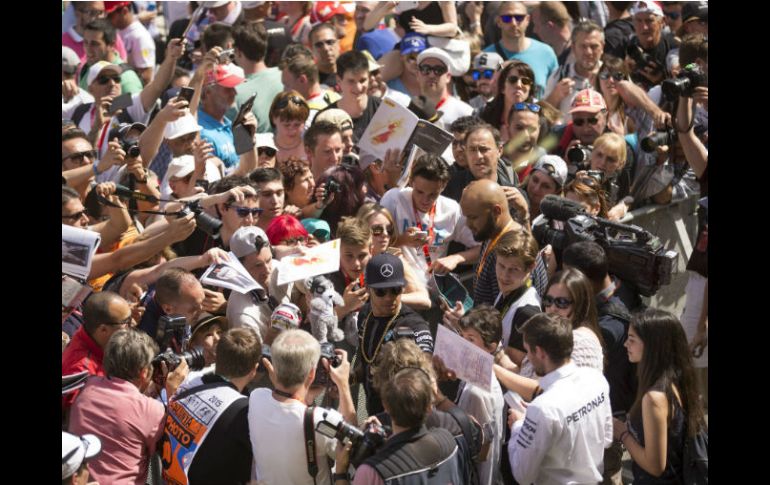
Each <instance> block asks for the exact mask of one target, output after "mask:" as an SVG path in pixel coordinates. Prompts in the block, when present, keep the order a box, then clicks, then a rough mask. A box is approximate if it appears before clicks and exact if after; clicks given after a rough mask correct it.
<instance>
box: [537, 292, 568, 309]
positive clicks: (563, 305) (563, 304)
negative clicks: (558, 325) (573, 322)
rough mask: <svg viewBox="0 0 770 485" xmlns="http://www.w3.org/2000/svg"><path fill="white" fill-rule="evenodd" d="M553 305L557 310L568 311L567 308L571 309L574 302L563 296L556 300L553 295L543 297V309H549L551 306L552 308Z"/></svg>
mask: <svg viewBox="0 0 770 485" xmlns="http://www.w3.org/2000/svg"><path fill="white" fill-rule="evenodd" d="M552 305H556V308H560V309H562V310H566V309H567V308H569V307H570V305H572V300H570V299H569V298H564V297H561V296H560V297H557V298H554V297H552V296H551V295H545V296H544V297H543V308H548V307H549V306H552Z"/></svg>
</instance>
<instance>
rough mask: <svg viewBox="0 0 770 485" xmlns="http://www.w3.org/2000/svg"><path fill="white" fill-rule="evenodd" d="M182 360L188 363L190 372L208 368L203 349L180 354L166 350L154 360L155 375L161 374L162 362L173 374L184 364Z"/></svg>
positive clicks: (194, 349)
mask: <svg viewBox="0 0 770 485" xmlns="http://www.w3.org/2000/svg"><path fill="white" fill-rule="evenodd" d="M182 359H184V360H186V361H187V365H188V366H189V367H190V370H201V369H203V368H204V367H206V359H205V358H204V357H203V349H202V348H201V347H195V348H193V349H190V350H189V351H187V352H182V353H180V354H177V353H175V352H174V351H173V350H171V349H166V351H165V352H162V353H160V354H158V355H156V356H155V357H154V358H153V359H152V365H153V367H155V372H154V375H159V374H160V363H161V362H165V363H166V366H167V367H168V371H169V372H171V371H173V370H174V369H176V368H177V367H178V366H179V364H181V363H182Z"/></svg>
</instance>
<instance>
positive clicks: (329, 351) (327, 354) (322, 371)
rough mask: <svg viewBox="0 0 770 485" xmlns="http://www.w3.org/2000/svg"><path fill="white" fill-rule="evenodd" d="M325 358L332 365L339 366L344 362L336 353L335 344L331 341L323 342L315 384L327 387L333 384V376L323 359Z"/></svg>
mask: <svg viewBox="0 0 770 485" xmlns="http://www.w3.org/2000/svg"><path fill="white" fill-rule="evenodd" d="M323 358H326V359H327V360H328V361H329V365H330V366H332V367H339V365H340V364H342V359H341V358H340V356H339V355H337V354H335V353H334V344H332V343H331V342H321V357H320V358H319V359H318V366H317V367H316V370H315V380H314V381H313V386H323V387H326V386H328V385H330V384H332V378H331V376H330V375H329V372H328V371H327V370H326V367H324V364H323V361H322V360H321V359H323Z"/></svg>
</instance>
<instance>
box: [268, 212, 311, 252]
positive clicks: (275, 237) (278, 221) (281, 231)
mask: <svg viewBox="0 0 770 485" xmlns="http://www.w3.org/2000/svg"><path fill="white" fill-rule="evenodd" d="M265 233H266V234H267V238H268V239H270V244H272V245H276V244H280V243H281V241H283V240H285V239H291V238H293V237H298V236H305V237H307V236H308V233H307V230H306V229H305V226H303V225H302V223H301V222H299V219H297V218H296V217H294V216H290V215H288V214H284V215H282V216H278V217H275V218H273V220H272V221H270V225H268V226H267V231H265Z"/></svg>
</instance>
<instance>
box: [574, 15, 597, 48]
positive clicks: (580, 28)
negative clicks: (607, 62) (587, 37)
mask: <svg viewBox="0 0 770 485" xmlns="http://www.w3.org/2000/svg"><path fill="white" fill-rule="evenodd" d="M591 32H599V35H600V36H601V38H602V42H604V29H602V26H601V25H599V24H597V23H596V22H594V21H593V20H583V21H581V22H578V23H577V25H575V28H574V29H572V43H573V44H574V43H575V40H576V39H577V36H578V34H590V33H591Z"/></svg>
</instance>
